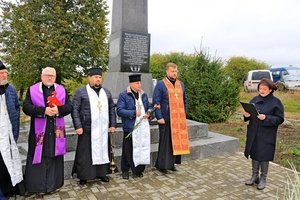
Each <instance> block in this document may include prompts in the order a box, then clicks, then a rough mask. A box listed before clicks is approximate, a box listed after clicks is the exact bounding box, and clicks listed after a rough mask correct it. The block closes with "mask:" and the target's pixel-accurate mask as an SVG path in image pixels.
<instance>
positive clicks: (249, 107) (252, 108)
mask: <svg viewBox="0 0 300 200" xmlns="http://www.w3.org/2000/svg"><path fill="white" fill-rule="evenodd" d="M240 103H241V105H242V106H243V108H244V110H245V111H246V112H248V113H250V114H251V116H257V115H259V113H258V111H257V110H256V108H255V106H254V103H246V102H240Z"/></svg>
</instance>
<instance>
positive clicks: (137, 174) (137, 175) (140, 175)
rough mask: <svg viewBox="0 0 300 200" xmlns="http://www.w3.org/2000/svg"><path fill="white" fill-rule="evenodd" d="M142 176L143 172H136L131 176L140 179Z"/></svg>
mask: <svg viewBox="0 0 300 200" xmlns="http://www.w3.org/2000/svg"><path fill="white" fill-rule="evenodd" d="M143 176H144V175H143V172H136V173H133V174H132V178H142V177H143Z"/></svg>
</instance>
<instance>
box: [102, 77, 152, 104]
mask: <svg viewBox="0 0 300 200" xmlns="http://www.w3.org/2000/svg"><path fill="white" fill-rule="evenodd" d="M130 74H133V73H131V72H107V73H106V74H105V77H104V83H103V87H105V88H107V89H108V90H109V91H110V92H111V94H112V97H113V99H118V97H119V94H120V93H121V92H122V91H124V90H126V88H127V87H128V85H129V80H128V76H129V75H130ZM139 74H141V75H142V77H141V79H142V90H144V92H146V93H147V95H148V97H152V92H153V81H152V75H151V74H150V73H139Z"/></svg>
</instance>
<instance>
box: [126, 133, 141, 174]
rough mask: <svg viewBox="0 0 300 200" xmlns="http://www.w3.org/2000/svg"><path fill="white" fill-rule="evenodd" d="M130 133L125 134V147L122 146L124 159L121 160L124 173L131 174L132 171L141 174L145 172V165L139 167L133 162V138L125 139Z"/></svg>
mask: <svg viewBox="0 0 300 200" xmlns="http://www.w3.org/2000/svg"><path fill="white" fill-rule="evenodd" d="M128 134H129V132H124V137H123V146H122V158H121V168H122V172H129V170H130V169H131V171H132V172H133V173H141V172H144V170H145V165H138V166H136V167H135V166H134V162H133V156H132V155H133V148H132V137H131V136H130V137H129V138H125V137H126V136H127V135H128Z"/></svg>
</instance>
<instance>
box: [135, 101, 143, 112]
mask: <svg viewBox="0 0 300 200" xmlns="http://www.w3.org/2000/svg"><path fill="white" fill-rule="evenodd" d="M136 108H137V110H138V111H141V109H142V105H141V104H140V102H137V105H136Z"/></svg>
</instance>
